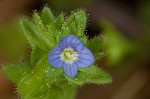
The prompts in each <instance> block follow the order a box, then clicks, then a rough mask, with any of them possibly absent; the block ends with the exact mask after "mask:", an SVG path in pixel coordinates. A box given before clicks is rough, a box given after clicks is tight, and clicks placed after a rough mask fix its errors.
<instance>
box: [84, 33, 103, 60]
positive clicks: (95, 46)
mask: <svg viewBox="0 0 150 99" xmlns="http://www.w3.org/2000/svg"><path fill="white" fill-rule="evenodd" d="M86 46H87V48H89V49H90V51H91V52H92V53H93V55H94V57H95V59H99V58H102V57H104V55H102V53H103V54H104V44H103V39H102V38H101V37H99V36H95V37H94V38H92V39H90V40H89V41H87V44H86Z"/></svg>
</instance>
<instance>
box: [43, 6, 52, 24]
mask: <svg viewBox="0 0 150 99" xmlns="http://www.w3.org/2000/svg"><path fill="white" fill-rule="evenodd" d="M41 19H42V21H43V23H44V25H46V26H47V25H49V24H50V23H54V20H55V17H54V15H53V13H52V12H51V10H50V9H49V8H48V7H44V8H43V10H42V13H41Z"/></svg>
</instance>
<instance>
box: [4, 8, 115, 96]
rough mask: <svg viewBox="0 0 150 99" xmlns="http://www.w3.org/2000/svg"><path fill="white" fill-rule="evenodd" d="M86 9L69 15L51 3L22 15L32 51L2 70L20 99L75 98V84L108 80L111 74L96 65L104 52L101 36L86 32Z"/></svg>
mask: <svg viewBox="0 0 150 99" xmlns="http://www.w3.org/2000/svg"><path fill="white" fill-rule="evenodd" d="M86 20H87V17H86V14H85V11H84V10H77V11H75V12H73V13H72V14H71V15H70V16H68V17H65V16H64V14H63V13H61V14H59V15H58V16H54V15H53V13H52V12H51V11H50V9H49V8H48V7H44V8H43V10H42V11H41V13H37V12H34V14H33V20H32V21H31V20H29V19H28V18H22V19H21V27H22V30H23V33H24V35H25V37H26V38H27V40H28V41H29V43H30V45H31V48H32V52H31V57H30V59H27V60H26V61H25V62H24V63H20V64H7V65H5V66H4V68H3V71H4V73H5V74H6V75H7V77H8V78H9V79H10V80H11V81H12V82H13V83H15V84H16V86H17V88H16V90H17V91H18V93H19V94H20V96H21V99H73V98H74V96H75V93H76V88H77V87H80V86H83V85H84V84H86V83H94V84H107V83H110V82H111V81H112V80H111V76H110V75H109V74H108V73H107V72H105V71H104V70H102V69H100V68H98V67H97V66H96V65H95V63H94V62H95V60H97V59H99V58H101V57H102V56H101V55H102V54H101V53H104V52H103V51H102V50H101V44H102V39H101V38H100V37H94V38H93V39H91V40H88V39H87V36H86V35H84V30H85V27H86Z"/></svg>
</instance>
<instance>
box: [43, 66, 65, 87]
mask: <svg viewBox="0 0 150 99" xmlns="http://www.w3.org/2000/svg"><path fill="white" fill-rule="evenodd" d="M62 73H63V69H62V68H53V67H52V66H48V68H47V70H46V73H45V75H46V81H47V84H52V83H58V82H60V81H62V80H63V79H62V76H61V75H62Z"/></svg>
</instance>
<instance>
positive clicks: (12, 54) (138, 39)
mask: <svg viewBox="0 0 150 99" xmlns="http://www.w3.org/2000/svg"><path fill="white" fill-rule="evenodd" d="M44 5H47V6H49V7H50V8H51V9H52V11H53V12H55V14H56V15H57V14H58V13H59V12H62V11H63V12H66V14H69V12H70V11H72V10H74V9H78V8H84V9H86V12H87V13H88V23H87V28H86V31H87V35H89V36H90V37H91V38H92V37H93V36H95V35H101V37H102V38H103V39H104V47H105V48H106V50H107V53H108V56H107V57H105V58H104V59H100V60H98V61H97V64H98V65H99V67H101V68H104V69H105V70H107V71H108V72H110V74H111V75H112V77H113V82H112V83H111V84H108V85H100V86H98V85H85V86H83V87H81V88H79V90H78V93H77V95H76V99H150V67H149V65H150V0H0V99H18V94H17V92H16V91H15V85H13V83H12V82H10V81H9V80H8V79H7V77H6V76H5V75H4V73H3V72H2V67H3V66H4V64H7V63H18V62H23V61H24V58H25V57H26V56H28V55H29V52H30V51H31V50H30V49H29V48H30V47H29V44H28V43H27V41H26V39H25V38H24V36H23V33H21V30H20V28H19V25H18V23H19V18H20V17H22V16H25V15H26V16H29V17H31V16H32V12H33V11H34V10H35V9H36V10H37V11H40V10H41V8H42V7H43V6H44ZM97 46H101V45H97Z"/></svg>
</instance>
